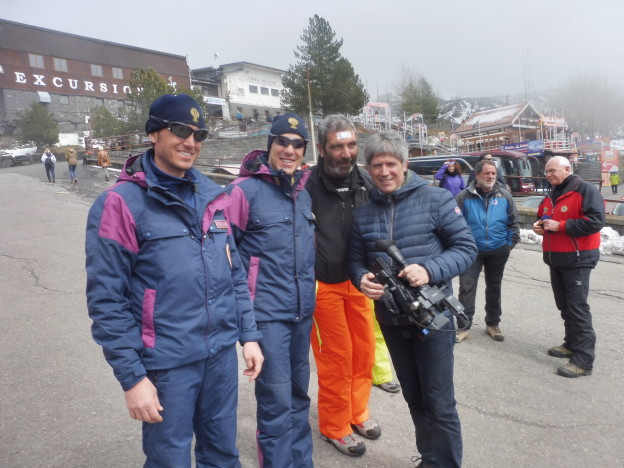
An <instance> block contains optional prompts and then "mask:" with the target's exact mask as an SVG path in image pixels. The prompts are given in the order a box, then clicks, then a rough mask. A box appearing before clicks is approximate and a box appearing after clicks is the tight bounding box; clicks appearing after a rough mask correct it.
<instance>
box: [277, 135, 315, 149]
mask: <svg viewBox="0 0 624 468" xmlns="http://www.w3.org/2000/svg"><path fill="white" fill-rule="evenodd" d="M271 136H273V137H275V140H274V141H276V142H277V144H278V145H280V146H283V147H284V148H287V147H288V146H290V145H292V147H293V148H295V149H301V148H305V147H306V145H307V143H308V142H307V140H304V139H303V138H287V137H285V136H281V135H273V134H271Z"/></svg>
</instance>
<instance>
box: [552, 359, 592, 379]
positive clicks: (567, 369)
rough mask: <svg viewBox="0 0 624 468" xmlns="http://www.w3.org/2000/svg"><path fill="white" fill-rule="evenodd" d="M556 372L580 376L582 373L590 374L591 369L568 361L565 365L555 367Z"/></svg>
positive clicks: (566, 375)
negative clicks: (582, 367)
mask: <svg viewBox="0 0 624 468" xmlns="http://www.w3.org/2000/svg"><path fill="white" fill-rule="evenodd" d="M557 373H558V374H559V375H562V376H564V377H572V378H574V377H581V376H583V375H591V373H592V371H591V369H589V370H585V369H581V368H580V367H579V366H577V365H576V364H572V363H571V362H568V363H567V364H566V365H565V366H561V367H560V368H559V369H557Z"/></svg>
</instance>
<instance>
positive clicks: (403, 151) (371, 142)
mask: <svg viewBox="0 0 624 468" xmlns="http://www.w3.org/2000/svg"><path fill="white" fill-rule="evenodd" d="M380 154H389V155H390V156H394V157H395V158H397V159H399V160H401V164H404V163H406V162H407V158H408V150H407V143H406V142H405V140H404V139H403V137H402V136H401V135H400V134H398V133H397V132H389V131H386V132H378V133H373V134H372V135H370V136H369V137H368V139H367V140H366V144H365V146H364V161H365V162H366V165H367V166H370V163H371V161H372V159H373V158H374V157H375V156H378V155H380Z"/></svg>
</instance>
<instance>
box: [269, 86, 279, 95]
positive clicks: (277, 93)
mask: <svg viewBox="0 0 624 468" xmlns="http://www.w3.org/2000/svg"><path fill="white" fill-rule="evenodd" d="M271 96H279V89H275V88H271Z"/></svg>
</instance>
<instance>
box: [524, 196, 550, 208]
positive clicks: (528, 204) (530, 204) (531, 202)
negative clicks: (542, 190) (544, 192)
mask: <svg viewBox="0 0 624 468" xmlns="http://www.w3.org/2000/svg"><path fill="white" fill-rule="evenodd" d="M543 199H544V197H543V196H541V195H531V196H530V197H526V198H523V199H522V201H521V202H520V203H519V205H520V206H521V207H523V208H538V207H539V205H540V203H542V200H543Z"/></svg>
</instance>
